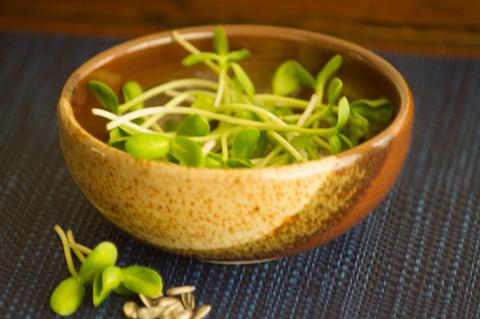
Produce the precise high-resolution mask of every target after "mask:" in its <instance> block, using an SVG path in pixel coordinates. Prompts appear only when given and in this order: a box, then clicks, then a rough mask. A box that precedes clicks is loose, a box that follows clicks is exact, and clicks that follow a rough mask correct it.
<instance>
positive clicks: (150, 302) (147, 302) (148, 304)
mask: <svg viewBox="0 0 480 319" xmlns="http://www.w3.org/2000/svg"><path fill="white" fill-rule="evenodd" d="M138 297H139V298H140V300H141V301H142V303H143V304H144V305H145V307H147V308H152V307H153V305H154V304H153V302H154V300H153V299H152V298H149V297H147V296H145V295H142V294H138Z"/></svg>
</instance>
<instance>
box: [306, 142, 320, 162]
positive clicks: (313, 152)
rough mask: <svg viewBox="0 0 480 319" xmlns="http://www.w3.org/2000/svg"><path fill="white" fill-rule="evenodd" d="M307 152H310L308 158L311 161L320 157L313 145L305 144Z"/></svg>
mask: <svg viewBox="0 0 480 319" xmlns="http://www.w3.org/2000/svg"><path fill="white" fill-rule="evenodd" d="M305 152H307V154H308V159H309V160H310V161H312V160H316V159H318V158H319V157H318V152H317V151H316V150H315V149H314V148H313V147H312V145H306V146H305Z"/></svg>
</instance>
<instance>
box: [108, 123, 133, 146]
mask: <svg viewBox="0 0 480 319" xmlns="http://www.w3.org/2000/svg"><path fill="white" fill-rule="evenodd" d="M108 136H109V138H108V145H112V146H118V145H115V144H119V143H121V142H124V141H125V138H126V137H127V136H128V134H127V133H125V132H124V131H122V129H121V128H119V127H116V128H114V129H113V130H111V131H110V132H108Z"/></svg>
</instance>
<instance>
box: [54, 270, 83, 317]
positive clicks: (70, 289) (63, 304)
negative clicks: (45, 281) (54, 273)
mask: <svg viewBox="0 0 480 319" xmlns="http://www.w3.org/2000/svg"><path fill="white" fill-rule="evenodd" d="M84 297H85V287H84V285H83V284H82V283H81V282H80V280H78V279H77V278H74V277H69V278H67V279H65V280H63V281H62V282H61V283H60V284H59V285H58V286H57V287H56V288H55V290H54V291H53V293H52V295H51V296H50V308H51V309H52V310H53V311H54V312H55V313H57V314H59V315H60V316H69V315H71V314H73V313H74V312H75V311H76V310H77V309H78V307H79V306H80V304H81V303H82V301H83V298H84Z"/></svg>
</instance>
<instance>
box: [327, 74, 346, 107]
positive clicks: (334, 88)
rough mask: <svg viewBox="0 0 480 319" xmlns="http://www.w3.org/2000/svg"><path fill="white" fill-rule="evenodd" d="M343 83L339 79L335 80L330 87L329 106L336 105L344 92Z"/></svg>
mask: <svg viewBox="0 0 480 319" xmlns="http://www.w3.org/2000/svg"><path fill="white" fill-rule="evenodd" d="M342 87H343V83H342V80H340V79H339V78H333V80H332V81H330V84H329V85H328V105H334V104H335V103H336V102H337V99H338V97H339V96H340V93H341V92H342Z"/></svg>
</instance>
